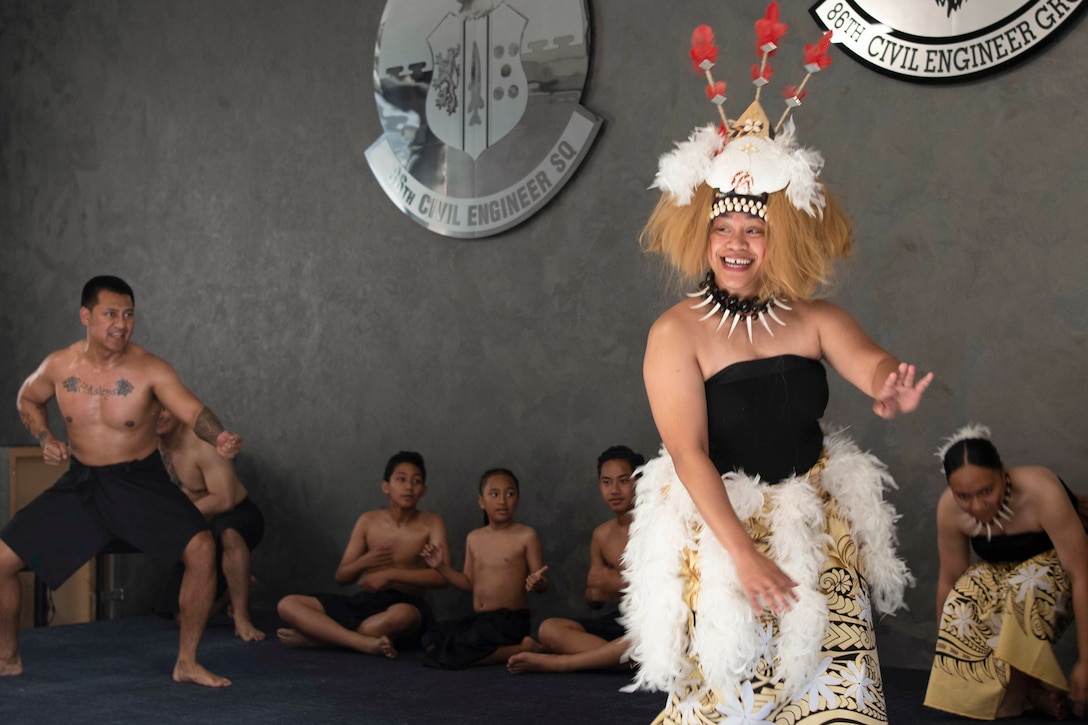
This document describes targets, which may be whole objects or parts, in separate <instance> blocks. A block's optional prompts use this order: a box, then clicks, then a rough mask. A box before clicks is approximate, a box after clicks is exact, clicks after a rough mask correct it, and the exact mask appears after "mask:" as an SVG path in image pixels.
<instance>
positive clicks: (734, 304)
mask: <svg viewBox="0 0 1088 725" xmlns="http://www.w3.org/2000/svg"><path fill="white" fill-rule="evenodd" d="M687 295H688V297H702V298H703V299H702V301H701V302H699V303H698V304H694V305H692V306H691V309H693V310H698V309H702V308H704V307H710V310H709V311H708V312H707V313H706V314H704V315H703V316H702V317H700V318H699V322H702V321H703V320H709V319H711V318H712V317H714V316H715V315H717V314H719V313H721V316H722V319H721V320H720V321H719V322H718V326H717V327H716V328H715V329H714V331H715V332H717V331H718V330H720V329H722V327H724V326H725V323H726V321H727V320H728V319H729V318H730V317H732V318H733V322H732V323H730V325H729V337H732V336H733V330H735V329H737V323H739V322H740V321H741V320H744V326H745V328H746V330H747V332H748V342H751V341H752V320H753V319H755V320H756V321H757V322H759V323H760V324H761V325H763V329H764V330H766V331H767V334H769V335H770V336H771V337H774V332H773V331H772V330H771V326H770V325H769V324H767V318H768V317H769V318H771V319H772V320H774V321H775V322H776V323H778V324H779V325H781V326H782V327H785V326H786V323H785V322H783V321H782V319H781V318H780V317H779V316H778V315H776V314H775V313H774V308H775V307H780V308H781V309H783V310H792V309H793V308H792V307H789V306H787V305H786V304H785V303H783V302H782V300H780V299H778V298H777V297H775V296H774V295H771V296H770V297H768V298H767V299H765V300H761V299H759V298H758V297H749V298H747V299H741V298H740V297H737V296H736V295H733V294H729V291H728V290H723V289H718V285H717V284H715V282H714V272H713V271H710V272H707V273H706V279H704V280H703V286H702V287H700V288H699V289H698V290H696V291H695V292H688V293H687Z"/></svg>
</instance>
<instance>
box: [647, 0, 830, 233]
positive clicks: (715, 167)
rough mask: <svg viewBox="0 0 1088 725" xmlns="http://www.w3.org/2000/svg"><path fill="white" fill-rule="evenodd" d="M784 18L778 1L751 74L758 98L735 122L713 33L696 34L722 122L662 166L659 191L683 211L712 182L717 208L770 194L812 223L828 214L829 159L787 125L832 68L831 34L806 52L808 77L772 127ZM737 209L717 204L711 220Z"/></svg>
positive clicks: (760, 36) (695, 55)
mask: <svg viewBox="0 0 1088 725" xmlns="http://www.w3.org/2000/svg"><path fill="white" fill-rule="evenodd" d="M778 17H779V14H778V4H777V3H776V2H772V3H771V4H770V5H769V6H768V7H767V14H766V16H765V17H764V18H762V19H761V20H759V21H757V22H756V36H757V40H758V43H757V45H758V48H759V51H760V53H761V56H760V63H759V65H758V66H754V67H753V68H752V83H753V84H754V85H755V87H756V96H755V100H754V101H753V102H752V104H751V105H750V106H748V108H747V109H746V110H745V111H744V113H742V114H741V115H740V116H739V117H738V118H737V119H735V120H732V121H730V120H729V118H728V117H727V116H726V113H725V110H724V108H723V104H724V103H725V100H726V97H725V83H723V82H721V81H715V80H714V77H713V75H711V69H713V67H714V65H715V62H716V61H717V57H718V47H717V46H716V45H715V44H714V33H713V31H712V30H711V29H710V27H709V26H706V25H700V26H699V27H698V28H696V29H695V32H694V33H693V34H692V49H691V53H690V55H691V59H692V62H693V64H694V66H695V69H696V70H697V71H699V72H700V73H703V74H704V75H705V76H706V79H707V82H708V84H709V85H708V86H707V89H706V94H707V97H708V98H710V100H711V102H712V103H714V105H716V106H717V109H718V115H719V116H720V117H721V123H720V125H718V126H715V125H714V124H711V125H707V126H703V127H700V128H696V129H695V130H694V131H693V132H692V133H691V135H690V136H689V137H688V139H687V140H686V141H682V142H680V143H678V144H677V145H676V148H675V149H674V150H673V151H671V152H669V153H667V154H664V155H663V156H661V158H660V159H659V163H658V171H657V175H656V176H655V177H654V183H653V184H652V188H656V189H659V190H661V191H663V192H667V193H668V194H670V195H671V196H672V197H673V200H674V202H675V204H676V205H677V206H686V205H687V204H690V203H691V199H692V195H693V194H694V192H695V190H696V189H697V188H698V187H699V186H700V185H701V184H703V183H706V184H708V185H709V186H711V187H712V188H713V189H715V191H716V192H717V194H716V201H721V200H723V199H725V198H728V197H737V196H739V197H754V198H757V199H759V200H760V201H762V202H765V201H766V197H767V195H768V194H770V193H773V192H776V191H782V190H785V193H786V198H787V199H788V200H789V201H790V203H791V204H792V205H793V206H794V207H795V208H796V209H798V210H800V211H804V212H806V213H808V214H809V215H810V216H813V217H820V216H822V215H823V209H824V206H825V205H826V203H827V202H826V199H825V197H824V191H823V185H822V184H820V181H819V174H820V171H821V169H823V165H824V160H823V156H821V155H820V153H819V152H818V151H814V150H812V149H806V148H802V147H801V146H799V145H798V143H797V140H796V129H795V128H794V125H793V121H792V119H791V120H789V121H788V122H787V117H788V116H789V113H790V111H791V110H792V109H793V108H796V107H797V106H799V105H801V99H803V98H804V97H805V94H806V93H807V91H806V90H805V84H806V83H807V82H808V80H809V78H811V77H812V75H813V74H815V73H818V72H819V71H820V70H822V69H823V68H826V67H827V66H828V65H829V64H830V63H831V59H830V58H829V57H828V56H827V51H828V48H829V47H830V42H831V31H828V32H827V33H825V34H824V36H823V37H822V38H821V40H820V42H819V43H817V44H815V45H806V46H805V64H804V68H805V71H806V75H805V77H804V79H803V80H802V81H801V83H800V84H799V85H798V86H788V87H787V88H786V91H785V97H786V110H785V112H784V113H783V114H782V117H781V118H780V119H779V120H778V123H777V124H776V125H775V126H774V127H773V128H772V126H771V124H770V121H769V119H768V118H767V114H766V113H765V112H764V110H763V106H762V105H760V102H759V96H760V91H761V90H762V87H763V86H764V85H766V84H767V83H768V81H769V80H770V78H771V74H772V73H773V72H774V69H773V68H772V67H771V66H770V65H769V63H768V61H769V60H770V58H771V57H772V56H773V55H774V54H775V51H776V50H777V48H778V40H779V38H781V37H782V35H783V34H784V33H785V32H786V25H784V24H783V23H780V22H779V21H778ZM734 208H736V207H735V206H734V205H733V204H718V203H716V204H715V205H714V211H712V218H713V216H717V215H719V214H721V213H723V212H724V211H726V210H732V209H734ZM759 208H760V209H762V205H759ZM759 216H762V214H759Z"/></svg>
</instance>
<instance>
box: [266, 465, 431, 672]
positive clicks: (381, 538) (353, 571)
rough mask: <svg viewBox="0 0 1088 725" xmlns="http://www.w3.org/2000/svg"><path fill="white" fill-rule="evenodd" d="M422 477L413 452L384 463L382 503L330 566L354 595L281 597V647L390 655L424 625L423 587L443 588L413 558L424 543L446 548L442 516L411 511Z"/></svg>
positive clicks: (426, 610)
mask: <svg viewBox="0 0 1088 725" xmlns="http://www.w3.org/2000/svg"><path fill="white" fill-rule="evenodd" d="M426 478H427V472H426V469H425V468H424V464H423V457H422V456H421V455H419V454H418V453H415V452H413V451H401V452H400V453H397V454H396V455H395V456H393V457H392V458H390V459H389V462H388V463H387V464H386V466H385V474H384V476H383V479H382V492H383V493H385V494H386V495H387V496H388V497H389V506H388V508H385V509H379V510H376V511H367V512H366V513H364V514H363V515H362V516H360V517H359V520H358V521H356V522H355V528H354V529H353V530H352V532H351V538H350V539H349V541H348V545H347V548H345V549H344V555H343V557H342V558H341V559H340V566H338V567H337V569H336V574H335V578H336V581H337V582H339V583H340V584H351V583H357V584H358V586H359V588H360V589H361V591H359V592H358V593H356V594H355V595H353V596H347V595H344V594H316V595H313V596H305V595H302V594H290V595H288V596H286V597H284V598H283V599H281V600H280V603H279V605H278V607H277V609H278V611H279V615H280V617H281V618H283V620H284V621H285V622H287V624H288V625H290V626H288V627H284V628H282V629H279V630H277V632H276V635H277V636H278V637H279V639H280V641H281V642H283V643H284V644H287V645H290V646H293V647H324V646H338V647H347V648H350V649H354V650H358V651H359V652H365V653H367V654H376V655H384V656H386V657H389V658H393V657H396V656H397V650H396V647H395V646H394V643H395V642H396V641H397V640H398V639H405V638H408V637H411V636H413V635H416V634H418V633H419V632H421V631H422V630H423V628H425V627H426V625H427V624H428V622H429V621H430V619H431V612H430V608H429V607H428V606H427V603H426V602H425V601H424V600H423V590H424V589H427V588H435V587H444V586H446V580H445V579H443V578H442V576H441V575H440V574H438V572H436V571H434V570H433V569H431V568H429V567H428V566H427V565H426V564H425V563H424V561H423V559H422V558H421V557H420V550H422V549H423V548H424V547H425V546H434V547H445V546H446V525H445V524H444V523H443V522H442V519H441V518H439V517H438V516H436V515H435V514H432V513H427V512H426V511H420V510H419V509H418V508H416V505H417V504H418V503H419V500H420V499H421V498H423V494H424V493H426V491H427V486H426Z"/></svg>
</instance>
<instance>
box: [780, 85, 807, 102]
mask: <svg viewBox="0 0 1088 725" xmlns="http://www.w3.org/2000/svg"><path fill="white" fill-rule="evenodd" d="M807 95H808V91H801V92H800V93H798V92H797V86H786V90H784V91H783V92H782V96H783V97H784V98H796V99H797V101H798V102H801V101H803V100H804V99H805V96H807Z"/></svg>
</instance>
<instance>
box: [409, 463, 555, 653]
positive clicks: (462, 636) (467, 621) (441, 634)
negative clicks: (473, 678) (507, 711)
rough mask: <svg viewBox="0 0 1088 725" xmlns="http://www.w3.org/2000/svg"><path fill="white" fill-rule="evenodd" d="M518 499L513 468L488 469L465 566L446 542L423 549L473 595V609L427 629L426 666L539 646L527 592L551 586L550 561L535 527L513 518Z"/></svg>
mask: <svg viewBox="0 0 1088 725" xmlns="http://www.w3.org/2000/svg"><path fill="white" fill-rule="evenodd" d="M520 498H521V493H520V485H519V484H518V479H517V476H515V475H514V474H513V472H511V471H510V470H509V469H506V468H492V469H490V470H488V471H485V472H484V474H483V476H481V477H480V492H479V497H478V503H479V505H480V508H482V509H483V510H484V521H485V524H484V526H483V527H482V528H479V529H475V530H474V531H470V532H469V534H468V537H467V538H466V539H465V568H464V571H457V570H456V569H454V568H452V567H451V566H450V565H449V562H448V561H447V560H446V552H445V550H444V549H443V548H442V547H439V546H427V547H424V549H423V559H424V560H425V561H426V562H427V564H428V565H429V566H432V567H434V569H435V571H437V572H439V573H440V574H441V575H442V576H443V578H445V579H446V581H448V582H449V583H450V584H452V585H453V586H455V587H457V588H458V589H460V590H461V591H463V592H468V593H470V594H471V595H472V609H473V611H474V612H475V613H474V614H472V615H470V616H468V617H465V618H463V619H460V620H457V621H453V622H443V623H441V624H439V625H437V626H435V627H434V628H433V629H431V630H430V631H428V632H427V634H426V635H425V636H424V638H423V651H424V660H423V664H425V665H427V666H429V667H443V668H446V669H461V668H463V667H468V666H475V665H492V664H499V663H502V662H506V660H507V659H509V658H510V656H511V655H513V654H515V653H517V652H522V651H525V650H527V649H535V650H539V649H540V645H539V644H537V643H536V641H535V640H534V639H533V638H532V637H530V636H529V625H530V620H529V600H528V596H527V595H526V592H543V591H545V590H546V589H547V588H548V577H547V571H548V567H546V566H544V561H543V557H544V554H543V548H542V547H541V545H540V538H539V537H538V536H537V533H536V531H535V530H534V529H533V528H532V527H531V526H526V525H525V524H521V523H518V522H516V521H514V512H515V511H516V510H517V507H518V501H519V500H520Z"/></svg>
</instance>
